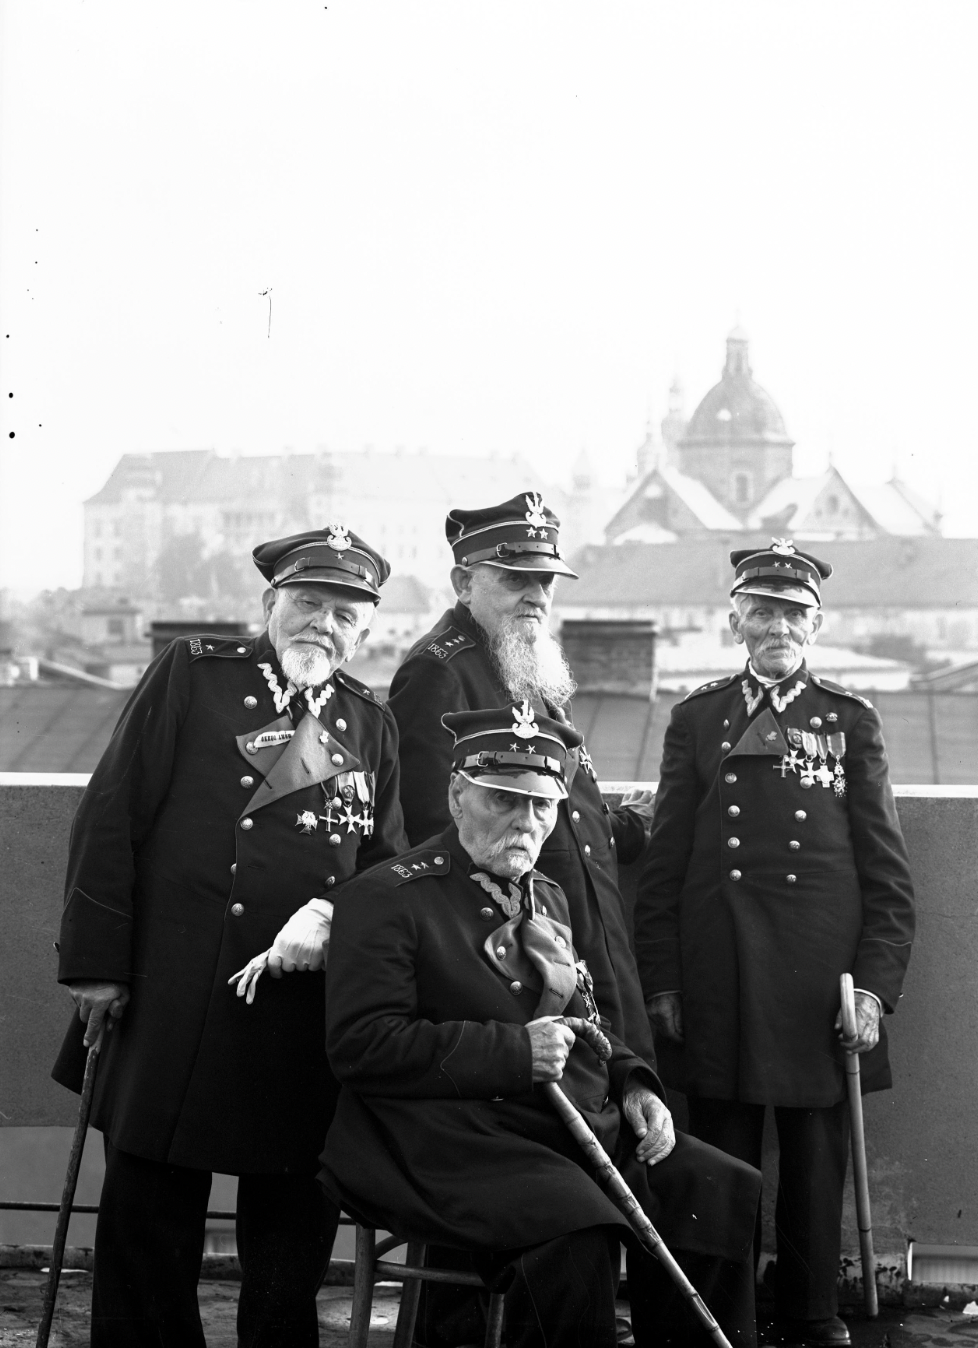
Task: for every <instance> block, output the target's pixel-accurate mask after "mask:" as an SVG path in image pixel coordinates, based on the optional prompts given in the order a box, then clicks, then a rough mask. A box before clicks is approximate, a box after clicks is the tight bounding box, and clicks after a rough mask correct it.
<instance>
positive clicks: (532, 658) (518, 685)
mask: <svg viewBox="0 0 978 1348" xmlns="http://www.w3.org/2000/svg"><path fill="white" fill-rule="evenodd" d="M489 650H490V653H491V654H492V659H493V663H494V664H495V666H496V670H497V672H498V674H499V677H500V678H501V679H502V682H503V683H504V685H505V686H506V689H507V691H508V692H509V694H510V696H511V697H512V699H513V701H514V702H522V701H523V700H524V698H525V699H526V700H527V701H529V702H534V701H540V702H544V703H546V704H547V705H548V706H550V707H562V706H563V705H564V703H565V702H569V701H570V699H571V698H572V697H573V696H574V693H575V692H576V690H577V684H576V683H575V682H574V676H573V675H572V674H571V672H570V666H569V665H568V663H567V660H566V659H565V657H564V652H563V650H562V649H561V646H560V643H559V642H558V641H557V640H556V638H555V637H554V636H553V635H552V634H551V633H550V632H548V630H547V629H546V628H545V627H534V628H531V629H530V630H529V631H528V630H527V624H525V623H521V622H519V621H518V620H517V621H513V620H512V619H510V620H509V621H508V622H507V623H506V624H505V625H504V626H503V627H502V628H501V629H500V631H498V632H497V633H495V634H494V635H489Z"/></svg>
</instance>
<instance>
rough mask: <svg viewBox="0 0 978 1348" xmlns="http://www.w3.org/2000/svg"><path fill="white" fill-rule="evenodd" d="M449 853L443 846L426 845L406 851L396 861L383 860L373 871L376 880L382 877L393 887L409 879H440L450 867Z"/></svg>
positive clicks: (403, 883)
mask: <svg viewBox="0 0 978 1348" xmlns="http://www.w3.org/2000/svg"><path fill="white" fill-rule="evenodd" d="M451 864H452V858H451V855H450V854H449V853H448V852H446V851H445V850H444V849H443V848H439V847H426V848H421V849H420V850H418V851H417V852H408V853H406V854H405V855H404V856H402V857H398V858H397V860H396V861H388V862H384V863H383V864H382V865H380V866H378V867H377V868H376V870H375V872H374V874H375V875H376V876H377V878H378V880H379V879H383V880H384V881H385V882H386V883H387V884H388V885H390V886H391V887H392V888H393V889H397V888H398V886H399V885H406V884H407V883H408V882H409V881H410V880H424V879H429V880H430V879H431V878H432V877H433V876H434V877H435V878H437V879H440V878H441V877H442V876H444V875H447V874H448V872H449V870H450V869H451Z"/></svg>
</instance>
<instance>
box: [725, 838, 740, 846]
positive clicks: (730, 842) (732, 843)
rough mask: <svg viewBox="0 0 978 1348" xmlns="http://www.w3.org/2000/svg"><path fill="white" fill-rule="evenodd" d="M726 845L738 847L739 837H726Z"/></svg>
mask: <svg viewBox="0 0 978 1348" xmlns="http://www.w3.org/2000/svg"><path fill="white" fill-rule="evenodd" d="M727 846H728V847H739V846H740V839H739V838H728V839H727Z"/></svg>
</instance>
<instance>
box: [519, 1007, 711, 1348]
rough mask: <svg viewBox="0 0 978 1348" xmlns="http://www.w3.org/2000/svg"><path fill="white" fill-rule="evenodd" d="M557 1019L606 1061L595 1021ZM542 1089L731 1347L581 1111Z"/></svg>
mask: <svg viewBox="0 0 978 1348" xmlns="http://www.w3.org/2000/svg"><path fill="white" fill-rule="evenodd" d="M560 1019H561V1024H563V1025H566V1026H567V1027H568V1029H570V1030H573V1031H574V1033H575V1034H576V1035H577V1036H578V1038H579V1039H583V1040H584V1041H585V1043H587V1044H588V1045H589V1047H590V1048H592V1049H593V1050H594V1052H595V1053H596V1054H597V1056H598V1058H599V1059H600V1060H601V1061H602V1062H607V1060H608V1059H609V1058H610V1057H611V1051H612V1050H611V1044H610V1043H609V1042H608V1040H607V1039H606V1038H605V1036H604V1035H603V1034H602V1033H601V1031H600V1030H599V1029H598V1028H597V1026H596V1025H592V1024H591V1023H590V1022H589V1021H586V1020H580V1019H578V1017H576V1016H562V1017H561V1018H560ZM542 1089H543V1090H544V1091H545V1093H546V1094H547V1095H548V1096H549V1097H550V1101H551V1103H552V1105H553V1107H554V1109H555V1110H556V1111H557V1113H558V1114H559V1115H560V1117H561V1118H562V1119H563V1121H564V1123H565V1124H566V1125H567V1128H568V1130H569V1131H570V1133H571V1134H572V1135H573V1137H574V1139H575V1141H577V1142H578V1143H579V1144H580V1146H581V1148H582V1149H583V1151H584V1152H585V1154H586V1155H587V1158H588V1160H589V1161H590V1162H591V1164H592V1166H593V1167H594V1169H595V1170H596V1171H597V1174H598V1176H599V1178H600V1179H601V1180H602V1181H603V1183H604V1185H605V1187H606V1189H607V1191H608V1195H609V1197H610V1198H611V1199H612V1201H613V1202H614V1203H615V1205H616V1206H617V1207H618V1208H619V1209H620V1210H621V1212H622V1213H623V1214H624V1216H625V1217H627V1218H628V1223H629V1225H630V1226H631V1228H632V1230H633V1231H634V1232H635V1233H636V1235H637V1236H638V1238H639V1240H640V1241H641V1242H642V1244H643V1245H644V1246H645V1248H646V1249H647V1250H648V1251H649V1252H650V1253H651V1254H653V1255H654V1256H655V1257H656V1259H658V1261H659V1263H660V1264H661V1265H662V1266H663V1268H664V1269H665V1270H666V1272H667V1273H668V1274H669V1276H670V1278H672V1280H673V1282H674V1283H675V1284H676V1286H677V1287H678V1288H679V1290H680V1292H681V1293H682V1294H683V1296H684V1297H685V1298H686V1300H687V1301H688V1302H689V1304H690V1307H691V1308H692V1310H693V1312H694V1314H695V1315H696V1316H697V1318H698V1319H699V1320H700V1322H701V1323H702V1324H703V1326H704V1328H705V1329H706V1330H707V1331H708V1333H709V1334H710V1336H711V1337H712V1339H713V1341H714V1342H715V1343H716V1344H718V1345H719V1348H731V1345H730V1340H729V1339H728V1338H727V1336H726V1335H725V1334H724V1332H723V1330H722V1329H721V1328H720V1326H719V1325H718V1324H717V1322H716V1320H715V1319H714V1318H713V1316H712V1315H711V1314H710V1311H709V1308H708V1307H707V1305H706V1302H705V1301H704V1300H703V1298H702V1297H701V1296H700V1294H699V1292H697V1290H696V1288H695V1287H694V1286H693V1284H692V1283H691V1282H690V1281H689V1279H688V1278H687V1277H686V1274H685V1273H684V1272H683V1271H682V1269H681V1268H680V1267H679V1265H678V1264H677V1263H676V1260H675V1258H674V1257H673V1255H672V1254H671V1253H670V1251H669V1249H668V1248H667V1247H666V1244H665V1242H664V1241H663V1239H662V1237H661V1236H660V1235H659V1233H658V1231H656V1229H655V1227H654V1226H653V1225H652V1223H651V1222H650V1221H649V1219H648V1217H646V1215H645V1213H644V1212H643V1211H642V1208H641V1206H640V1204H639V1202H638V1199H637V1198H636V1197H635V1195H634V1194H633V1193H632V1191H631V1189H629V1187H628V1185H627V1184H626V1183H625V1181H624V1179H622V1177H621V1174H620V1173H619V1171H618V1170H617V1169H616V1168H615V1166H614V1164H613V1163H612V1160H611V1157H610V1156H609V1155H608V1153H607V1152H606V1151H605V1149H604V1147H602V1145H601V1143H600V1142H599V1141H598V1139H597V1138H596V1137H595V1135H594V1133H593V1132H592V1131H591V1129H590V1128H589V1127H588V1125H587V1123H586V1122H585V1120H584V1118H583V1117H582V1115H581V1114H580V1113H579V1111H578V1110H577V1109H576V1108H575V1107H574V1105H572V1104H571V1102H570V1100H568V1098H567V1096H566V1095H565V1094H564V1092H563V1091H562V1090H561V1089H560V1087H559V1086H558V1085H557V1083H556V1081H547V1082H544V1083H543V1085H542Z"/></svg>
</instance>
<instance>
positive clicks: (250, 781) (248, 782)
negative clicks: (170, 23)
mask: <svg viewBox="0 0 978 1348" xmlns="http://www.w3.org/2000/svg"><path fill="white" fill-rule="evenodd" d="M254 784H255V779H254V777H242V778H241V785H242V786H254Z"/></svg>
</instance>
